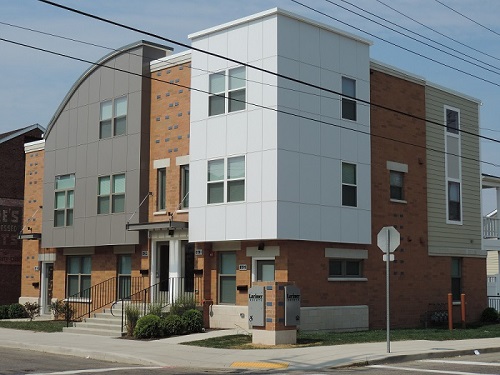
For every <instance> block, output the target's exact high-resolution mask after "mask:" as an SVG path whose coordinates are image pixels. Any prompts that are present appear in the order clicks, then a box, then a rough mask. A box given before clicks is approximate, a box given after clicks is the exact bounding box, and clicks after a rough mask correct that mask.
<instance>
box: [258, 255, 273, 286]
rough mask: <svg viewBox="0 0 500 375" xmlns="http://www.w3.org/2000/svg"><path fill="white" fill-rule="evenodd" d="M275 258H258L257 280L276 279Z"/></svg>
mask: <svg viewBox="0 0 500 375" xmlns="http://www.w3.org/2000/svg"><path fill="white" fill-rule="evenodd" d="M274 262H275V261H274V259H257V260H256V262H255V265H256V267H257V275H256V276H257V280H255V281H274V268H275V265H274Z"/></svg>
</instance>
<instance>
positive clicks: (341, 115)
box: [339, 75, 359, 122]
mask: <svg viewBox="0 0 500 375" xmlns="http://www.w3.org/2000/svg"><path fill="white" fill-rule="evenodd" d="M343 78H346V79H350V80H352V81H354V95H355V96H356V94H357V92H358V80H357V79H356V78H353V77H348V76H345V75H343V76H341V77H340V100H339V106H340V108H339V113H340V119H341V120H343V121H350V122H357V121H358V115H359V114H358V101H357V99H356V98H351V97H349V96H347V95H344V94H343V92H342V79H343ZM344 97H345V98H346V99H348V100H352V101H353V102H354V105H355V109H356V120H351V119H348V118H345V117H343V114H342V99H343V98H344Z"/></svg>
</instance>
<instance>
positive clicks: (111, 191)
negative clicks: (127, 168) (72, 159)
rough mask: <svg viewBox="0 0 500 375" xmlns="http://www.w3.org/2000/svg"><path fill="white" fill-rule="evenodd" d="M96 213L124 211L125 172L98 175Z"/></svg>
mask: <svg viewBox="0 0 500 375" xmlns="http://www.w3.org/2000/svg"><path fill="white" fill-rule="evenodd" d="M98 188H99V189H98V196H97V213H98V214H109V213H110V212H111V213H119V212H125V174H116V175H113V176H102V177H99V186H98Z"/></svg>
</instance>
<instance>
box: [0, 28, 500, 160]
mask: <svg viewBox="0 0 500 375" xmlns="http://www.w3.org/2000/svg"><path fill="white" fill-rule="evenodd" d="M0 41H3V42H6V43H10V44H13V45H17V46H21V47H25V48H29V49H32V50H35V51H40V52H45V53H49V54H52V55H55V56H59V57H64V58H68V59H72V60H76V61H80V62H84V63H87V64H91V65H93V66H98V67H101V68H107V69H111V70H114V71H118V72H122V73H127V74H131V75H135V76H138V77H141V78H146V79H150V80H154V81H158V82H162V83H165V84H168V85H173V86H176V87H180V88H184V89H188V90H190V91H196V92H200V93H204V94H209V95H210V94H211V93H210V92H209V91H206V90H202V89H199V88H195V87H191V86H186V85H182V84H180V83H175V82H172V81H166V80H163V79H159V78H157V77H152V76H151V75H144V74H140V73H135V72H130V71H128V70H125V69H121V68H117V67H112V66H109V65H106V64H103V63H98V62H92V61H89V60H86V59H82V58H79V57H75V56H70V55H67V54H64V53H61V52H56V51H51V50H48V49H46V48H41V47H36V46H32V45H29V44H26V43H21V42H17V41H13V40H10V39H5V38H0ZM218 96H220V97H224V98H225V99H231V100H235V101H238V102H243V103H245V104H248V105H250V106H253V107H257V108H261V109H265V110H269V111H272V112H276V113H281V114H285V115H289V116H293V117H297V118H300V119H304V120H308V121H312V122H316V123H321V124H325V125H329V126H334V127H336V128H339V129H343V130H348V131H352V132H355V133H360V134H364V135H367V136H368V137H376V138H379V139H384V140H387V141H392V142H397V143H399V144H405V145H408V146H413V147H416V148H420V149H424V150H427V151H433V152H436V153H442V154H445V155H452V156H457V157H459V158H461V159H464V160H470V161H473V162H477V163H483V164H486V165H490V166H493V167H497V168H498V167H500V164H496V163H492V162H488V161H484V160H481V159H477V158H473V157H467V156H464V155H458V154H455V153H452V152H448V151H443V150H440V149H436V148H431V147H429V146H426V145H417V144H414V143H411V142H407V141H403V140H399V139H394V138H390V137H387V136H383V135H380V134H374V133H373V132H371V131H364V130H360V129H353V128H351V127H348V126H344V125H339V124H335V123H332V122H327V121H324V120H319V119H317V118H312V117H308V116H303V115H300V114H297V113H293V112H289V111H285V110H283V109H277V108H272V107H267V106H264V105H261V104H257V103H252V102H249V101H246V100H239V99H235V98H229V97H228V96H225V95H224V96H223V95H218Z"/></svg>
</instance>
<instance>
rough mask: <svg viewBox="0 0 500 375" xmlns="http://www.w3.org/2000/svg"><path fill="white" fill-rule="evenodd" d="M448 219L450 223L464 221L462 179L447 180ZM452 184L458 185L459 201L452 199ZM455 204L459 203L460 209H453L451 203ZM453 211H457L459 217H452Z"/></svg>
mask: <svg viewBox="0 0 500 375" xmlns="http://www.w3.org/2000/svg"><path fill="white" fill-rule="evenodd" d="M446 185H447V186H446V202H447V204H446V221H447V222H448V223H454V224H461V223H462V219H463V216H462V207H463V204H462V183H461V181H457V180H455V179H448V180H447V182H446ZM452 186H458V201H456V200H452V195H453V194H451V189H450V188H451V187H452ZM452 203H453V204H455V205H458V209H457V208H454V209H453V210H452V209H451V208H452V207H451V205H452ZM452 212H456V214H457V215H458V218H457V217H452V216H451V215H452Z"/></svg>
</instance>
